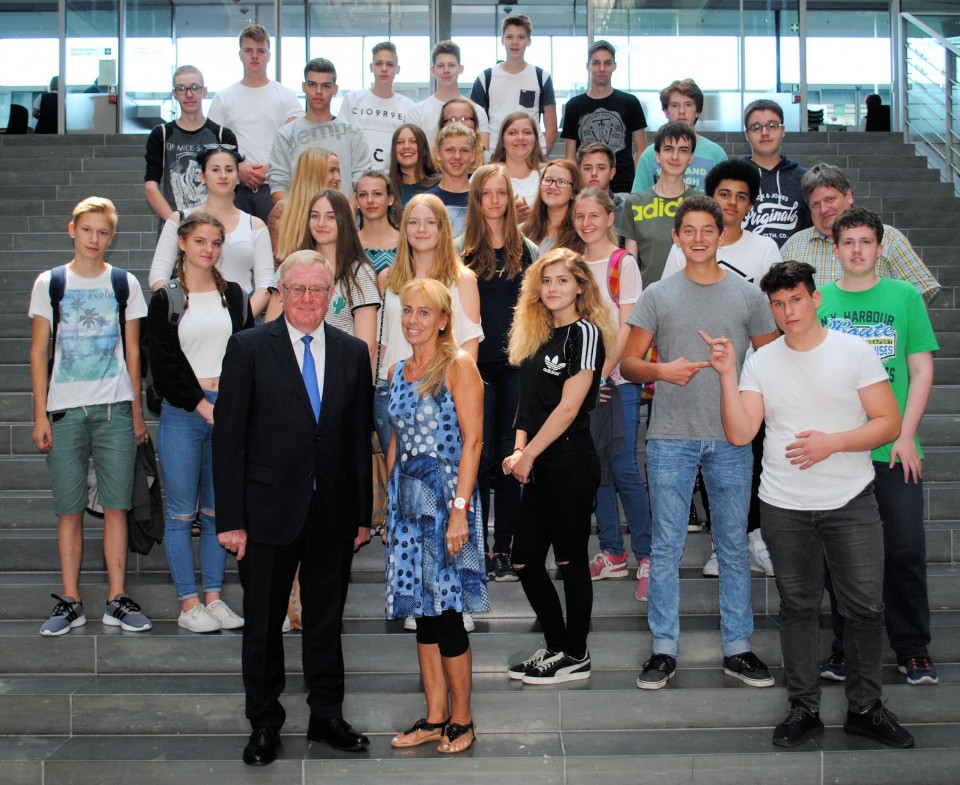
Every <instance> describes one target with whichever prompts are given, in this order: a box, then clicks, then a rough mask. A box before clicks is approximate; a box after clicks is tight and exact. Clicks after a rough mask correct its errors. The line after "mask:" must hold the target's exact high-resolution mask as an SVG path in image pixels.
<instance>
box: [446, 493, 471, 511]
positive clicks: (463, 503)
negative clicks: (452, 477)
mask: <svg viewBox="0 0 960 785" xmlns="http://www.w3.org/2000/svg"><path fill="white" fill-rule="evenodd" d="M450 506H451V507H452V508H453V509H454V510H465V511H466V512H470V502H468V501H467V500H466V499H464V498H463V497H462V496H457V498H455V499H454V500H453V501H452V502H450Z"/></svg>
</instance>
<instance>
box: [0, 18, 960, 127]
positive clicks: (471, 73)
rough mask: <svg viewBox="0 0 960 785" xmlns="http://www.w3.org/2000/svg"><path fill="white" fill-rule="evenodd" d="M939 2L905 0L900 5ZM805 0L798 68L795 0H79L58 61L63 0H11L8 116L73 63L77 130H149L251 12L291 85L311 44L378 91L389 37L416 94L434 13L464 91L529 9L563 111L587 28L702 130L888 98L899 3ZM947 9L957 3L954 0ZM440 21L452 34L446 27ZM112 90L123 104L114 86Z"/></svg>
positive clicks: (233, 61) (1, 45)
mask: <svg viewBox="0 0 960 785" xmlns="http://www.w3.org/2000/svg"><path fill="white" fill-rule="evenodd" d="M940 2H941V0H902V4H903V7H904V9H905V10H915V9H916V10H920V9H923V10H927V9H930V8H937V7H939V4H940ZM808 5H809V7H810V9H811V10H810V11H809V12H808V13H807V15H806V18H805V25H806V40H805V43H804V44H803V45H804V46H805V49H804V53H805V56H806V68H805V72H804V73H801V62H800V60H801V58H800V51H801V45H802V44H801V41H800V28H801V24H800V18H799V10H798V6H799V0H711V2H709V3H705V2H703V0H583V1H582V2H574V3H564V4H560V3H558V2H557V0H530V1H529V2H524V3H522V4H516V5H512V4H511V5H506V4H504V2H502V1H501V2H496V3H495V2H492V0H279V1H277V0H270V1H269V2H264V0H259V1H254V0H251V1H250V2H247V0H68V2H67V3H66V17H65V20H64V22H65V24H66V30H67V40H66V54H65V62H64V63H63V64H62V66H61V65H60V64H59V61H60V45H59V40H58V38H57V30H58V24H60V22H61V20H60V19H59V17H58V14H57V3H56V2H55V0H38V1H37V2H34V3H31V4H30V5H29V6H25V5H23V4H20V3H18V4H16V5H4V3H3V2H2V0H0V126H2V125H3V123H4V118H5V117H6V116H7V113H8V112H9V106H10V104H11V103H19V104H21V105H23V106H25V107H29V106H32V103H33V101H34V99H36V98H37V96H39V95H40V94H41V93H42V92H43V91H44V90H45V89H46V87H47V85H48V83H49V81H50V78H51V77H52V76H53V75H54V74H56V73H57V72H58V71H60V70H61V68H62V69H63V71H64V73H65V75H66V88H67V104H68V109H67V125H68V130H69V131H74V132H79V131H90V130H114V129H120V130H124V131H127V132H146V131H147V130H149V128H150V127H152V126H153V125H155V124H156V123H158V122H160V121H161V120H169V119H171V118H172V117H173V116H174V106H173V105H172V103H171V99H170V94H169V90H170V77H171V74H172V72H173V70H174V69H175V67H176V66H177V65H183V64H186V63H190V64H192V65H195V66H197V67H198V68H199V69H200V70H201V71H202V72H203V74H204V76H205V81H206V84H207V86H208V88H209V90H210V94H211V96H212V95H213V94H214V93H215V92H216V91H217V90H218V89H221V88H222V87H224V86H226V85H228V84H231V83H232V82H234V81H236V80H237V79H239V78H240V76H241V69H240V63H239V61H238V57H237V48H238V47H237V40H236V36H237V34H238V33H239V32H240V30H241V29H243V27H244V26H246V25H247V24H251V23H255V22H258V23H261V24H263V25H265V26H266V27H267V29H268V30H270V31H271V33H273V34H276V33H277V32H278V31H279V34H280V38H279V40H278V39H276V38H275V39H273V42H272V43H273V53H274V58H273V63H272V67H273V73H274V75H275V76H276V77H277V78H279V79H280V80H281V81H282V82H283V83H284V84H286V85H287V86H289V87H291V88H293V89H294V90H297V91H299V87H300V83H301V81H302V69H303V64H304V62H305V61H306V60H307V59H308V58H310V57H316V56H322V57H327V58H329V59H330V60H332V61H333V62H334V63H335V64H336V66H337V70H338V75H339V83H340V87H341V91H342V92H343V93H345V92H346V91H349V90H357V89H362V88H364V87H368V86H369V85H370V84H371V75H370V72H369V68H368V66H369V63H370V60H371V52H370V50H371V47H372V46H373V44H375V43H377V42H378V41H382V40H391V41H393V42H394V43H395V44H396V45H397V49H398V52H399V57H400V64H401V72H400V75H399V77H398V80H397V84H396V87H397V90H398V91H399V92H401V93H403V94H405V95H408V96H409V97H411V98H413V99H414V100H418V99H421V98H423V97H425V96H426V95H428V94H429V93H430V91H431V90H432V85H431V81H430V74H429V66H430V46H431V43H432V41H431V20H432V19H433V18H434V16H433V15H432V12H436V11H440V12H442V13H439V12H438V13H436V18H437V19H449V34H450V35H451V37H453V38H454V39H455V40H457V42H458V43H459V44H460V45H461V49H462V52H463V64H464V67H465V72H464V75H463V79H462V83H461V84H462V86H463V89H464V91H468V90H469V88H470V85H471V84H472V82H473V79H474V78H475V77H476V75H477V74H478V73H480V72H481V71H482V70H483V69H484V68H487V67H489V66H490V65H492V64H494V63H495V62H497V61H498V60H500V59H502V58H503V56H504V53H503V50H502V46H501V44H500V24H501V22H502V20H503V19H504V17H505V16H506V15H508V14H510V13H525V14H527V15H529V16H530V17H531V18H532V19H533V23H534V35H533V43H532V46H531V47H530V49H529V50H528V52H527V59H528V60H529V61H530V62H532V63H534V64H535V65H539V66H542V67H543V68H544V69H546V70H547V71H549V72H550V73H551V74H552V75H553V80H554V87H555V90H556V93H557V101H558V115H559V116H560V117H562V114H563V105H564V104H565V102H566V100H567V98H568V97H569V96H572V95H575V94H577V93H579V92H582V91H583V90H585V89H586V88H587V81H586V77H587V72H586V68H585V62H586V59H587V58H586V48H587V40H588V38H587V36H588V32H592V34H593V36H594V37H595V38H606V39H607V40H609V41H611V42H612V43H613V44H614V45H615V46H616V47H617V49H618V53H617V59H618V63H619V69H618V71H617V74H616V77H615V79H614V84H615V86H616V87H619V88H621V89H624V90H628V91H630V92H633V93H635V94H636V95H637V96H638V97H639V98H640V100H641V101H642V102H643V104H644V106H645V109H646V110H647V114H648V118H649V121H650V125H651V126H656V125H659V122H660V120H661V117H662V115H661V112H660V106H659V99H658V92H659V90H660V89H661V88H662V87H664V86H665V85H667V84H669V83H670V82H671V81H673V80H674V79H676V78H682V77H688V76H689V77H692V78H694V79H695V80H696V81H697V82H698V83H699V84H700V86H701V87H702V88H703V89H704V91H705V93H706V94H707V102H706V108H705V111H704V114H703V117H702V120H701V128H703V129H705V130H732V129H737V128H739V127H740V125H741V123H740V113H741V109H742V107H743V106H744V105H745V104H746V103H747V102H749V101H750V100H753V99H754V98H758V97H772V98H775V99H776V100H778V101H779V102H780V103H781V104H782V105H784V106H785V107H787V108H788V118H787V122H788V127H790V128H798V127H800V108H801V107H800V103H799V101H800V96H801V94H802V92H803V89H802V88H803V87H804V85H806V86H807V87H808V89H809V93H808V102H809V107H804V108H811V109H823V110H824V114H825V119H826V121H827V123H828V124H835V125H844V126H856V125H857V123H858V121H859V119H860V116H861V113H862V104H863V98H864V97H865V96H866V95H868V94H869V93H873V92H878V93H880V94H881V96H883V97H884V98H885V99H886V100H889V97H890V96H889V92H890V72H891V67H890V64H891V59H892V58H891V52H890V32H889V31H890V15H889V9H888V6H889V3H888V0H846V1H845V2H840V0H837V1H836V2H831V3H829V4H823V3H819V2H818V0H808ZM946 5H947V6H950V7H955V3H954V2H953V0H950V1H949V2H947V3H946ZM6 7H8V8H10V9H11V10H9V11H7V10H4V8H6ZM25 9H27V10H25ZM824 9H825V10H824ZM121 24H122V25H123V31H122V33H123V35H122V39H121V36H120V32H121V31H120V30H119V26H120V25H121ZM434 24H437V23H436V22H434ZM440 25H441V29H440V32H441V33H442V34H444V35H445V34H447V28H446V26H445V25H446V23H445V22H443V21H441V22H440ZM435 33H436V31H434V34H435ZM120 47H122V51H121V48H120ZM117 90H120V91H122V94H121V95H120V96H119V98H120V100H119V102H116V96H115V95H111V93H116V91H117ZM83 96H86V97H83ZM118 107H119V109H120V110H121V111H120V114H121V116H120V117H119V118H118V116H117V109H118ZM337 108H339V107H338V103H337V102H335V104H334V109H335V110H336V109H337Z"/></svg>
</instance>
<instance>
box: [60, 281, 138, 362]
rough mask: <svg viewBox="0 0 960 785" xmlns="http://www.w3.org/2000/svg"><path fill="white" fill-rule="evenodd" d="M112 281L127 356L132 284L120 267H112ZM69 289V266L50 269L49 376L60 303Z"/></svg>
mask: <svg viewBox="0 0 960 785" xmlns="http://www.w3.org/2000/svg"><path fill="white" fill-rule="evenodd" d="M110 283H111V285H112V286H113V296H114V297H115V298H116V299H117V321H118V322H119V324H120V345H121V346H122V347H123V356H124V357H126V356H127V335H126V331H125V330H124V327H125V326H126V324H127V300H129V299H130V284H129V282H128V281H127V271H126V270H124V269H122V268H120V267H111V268H110ZM66 290H67V266H66V265H65V264H61V265H60V266H59V267H54V268H53V269H52V270H51V271H50V287H49V290H48V291H49V292H50V307H51V308H52V309H53V321H52V322H51V326H52V329H53V340H52V341H51V343H50V360H49V361H48V363H47V376H48V377H49V376H50V375H51V374H52V373H53V357H54V354H55V353H56V351H57V326H58V325H59V324H60V303H61V301H62V300H63V295H64V294H65V293H66Z"/></svg>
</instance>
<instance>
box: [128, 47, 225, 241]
mask: <svg viewBox="0 0 960 785" xmlns="http://www.w3.org/2000/svg"><path fill="white" fill-rule="evenodd" d="M172 93H173V97H174V99H175V100H176V102H177V103H178V104H180V116H179V117H178V118H177V119H176V120H171V121H170V122H169V123H163V124H161V125H158V126H157V127H156V128H154V129H153V130H152V131H151V132H150V136H148V137H147V150H146V153H145V154H144V156H143V157H144V158H145V159H146V161H147V173H146V174H145V175H144V177H143V180H144V183H143V193H144V196H146V197H147V203H148V204H149V205H150V209H151V210H153V211H154V212H155V213H156V214H157V217H158V218H159V219H160V227H161V228H163V224H164V222H165V221H166V220H167V218H169V217H170V216H171V215H172V214H173V213H174V211H177V210H179V211H180V213H181V214H184V213H185V212H186V211H187V210H190V209H191V208H194V207H197V206H198V205H201V204H203V203H204V202H205V201H206V200H207V187H206V186H205V185H204V184H203V181H202V180H201V178H200V167H199V166H198V165H197V155H198V154H199V153H200V151H201V150H202V149H203V148H204V146H205V145H208V144H217V143H221V144H232V145H234V146H236V145H237V137H236V135H235V134H234V133H233V131H231V130H230V129H229V128H223V127H221V126H219V125H217V124H216V123H215V122H213V121H212V120H208V119H207V118H206V117H204V116H203V99H204V98H206V96H207V88H206V87H205V86H204V84H203V74H201V73H200V71H199V70H198V69H197V68H196V67H194V66H192V65H182V66H180V67H179V68H178V69H177V70H176V71H174V73H173V91H172Z"/></svg>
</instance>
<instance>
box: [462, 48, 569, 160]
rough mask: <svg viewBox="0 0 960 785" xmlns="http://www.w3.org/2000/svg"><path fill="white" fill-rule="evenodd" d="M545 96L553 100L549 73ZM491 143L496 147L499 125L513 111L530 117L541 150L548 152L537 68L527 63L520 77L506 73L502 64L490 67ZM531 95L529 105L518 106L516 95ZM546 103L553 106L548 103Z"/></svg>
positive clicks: (546, 75)
mask: <svg viewBox="0 0 960 785" xmlns="http://www.w3.org/2000/svg"><path fill="white" fill-rule="evenodd" d="M483 78H484V75H483V74H480V76H479V77H478V79H480V80H483ZM543 86H544V93H545V94H546V97H547V99H552V96H553V83H552V81H551V79H550V74H549V73H547V71H544V72H543ZM489 92H490V111H489V113H488V114H489V115H490V144H491V145H493V144H495V142H496V140H497V139H498V138H499V135H500V126H501V125H502V124H503V121H504V119H506V117H507V115H508V114H511V113H513V112H526V113H527V114H529V115H530V116H531V117H532V118H533V120H534V123H536V126H537V128H538V129H539V132H540V147H541V148H542V149H543V151H544V152H549V151H548V150H547V140H546V137H545V136H544V134H543V129H542V128H540V85H539V84H538V83H537V69H536V66H534V65H531V64H530V63H527V67H526V68H524V69H523V70H522V71H521V72H520V73H519V74H511V73H509V72H508V71H505V70H504V68H503V64H502V63H497V64H496V65H495V66H493V73H492V74H491V76H490V91H489ZM531 93H532V94H533V96H532V99H531V101H530V102H529V103H530V104H531V105H530V106H523V105H522V104H521V103H520V99H519V96H521V95H524V96H530V94H531ZM547 103H548V104H549V103H555V102H554V101H552V100H547Z"/></svg>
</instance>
